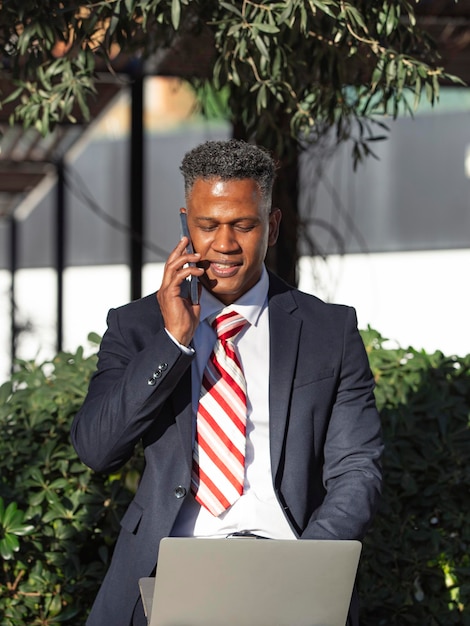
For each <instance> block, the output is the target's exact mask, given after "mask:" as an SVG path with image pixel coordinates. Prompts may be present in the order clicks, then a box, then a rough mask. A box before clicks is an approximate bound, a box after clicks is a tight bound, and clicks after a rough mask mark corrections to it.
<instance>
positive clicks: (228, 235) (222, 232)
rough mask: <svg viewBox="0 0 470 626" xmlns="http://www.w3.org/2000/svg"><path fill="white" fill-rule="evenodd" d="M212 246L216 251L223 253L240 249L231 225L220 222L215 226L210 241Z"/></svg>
mask: <svg viewBox="0 0 470 626" xmlns="http://www.w3.org/2000/svg"><path fill="white" fill-rule="evenodd" d="M212 248H213V249H214V250H216V251H217V252H223V253H225V254H228V253H233V252H238V251H239V250H240V244H239V243H238V241H237V238H236V233H235V231H234V229H233V228H232V226H230V225H229V224H221V225H220V226H219V227H218V228H217V230H216V233H215V237H214V240H213V242H212Z"/></svg>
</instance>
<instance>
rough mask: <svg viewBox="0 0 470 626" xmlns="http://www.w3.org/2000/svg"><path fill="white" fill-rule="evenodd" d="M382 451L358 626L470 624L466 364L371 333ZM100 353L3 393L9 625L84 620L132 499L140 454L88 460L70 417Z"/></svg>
mask: <svg viewBox="0 0 470 626" xmlns="http://www.w3.org/2000/svg"><path fill="white" fill-rule="evenodd" d="M363 337H364V340H365V343H366V346H367V348H368V351H369V357H370V362H371V367H372V370H373V372H374V375H375V377H376V380H377V390H376V396H377V403H378V406H379V409H380V411H381V415H382V421H383V428H384V438H385V442H386V449H385V454H384V473H385V484H384V495H383V498H382V502H381V507H380V510H379V513H378V516H377V518H376V520H375V523H374V525H373V528H372V529H371V531H370V533H369V535H368V536H367V539H366V541H365V543H364V551H363V558H362V563H361V569H360V576H359V581H358V582H359V590H360V595H361V607H362V609H361V624H362V626H405V625H408V624H410V625H412V624H416V625H418V626H433V625H442V626H448V625H449V626H450V625H453V624H458V625H464V626H467V625H469V624H470V619H469V615H468V613H469V607H470V575H469V574H470V556H469V552H470V551H469V543H470V522H469V521H468V508H469V507H468V505H469V501H470V493H469V484H470V481H469V473H470V470H469V465H468V458H469V457H470V429H469V411H470V356H468V357H464V358H457V357H446V356H444V355H443V354H441V353H440V352H436V353H435V354H432V355H429V354H425V353H424V352H417V351H415V350H413V349H408V350H403V349H390V348H387V344H386V342H385V340H384V339H383V338H382V337H381V336H380V335H379V334H378V333H377V332H375V331H373V330H371V329H369V330H368V331H365V332H364V333H363ZM95 363H96V359H95V357H94V356H91V357H88V358H84V356H83V351H82V350H81V349H79V350H78V351H77V353H76V354H74V355H71V354H59V355H58V356H57V357H56V358H55V359H54V360H53V362H51V363H44V364H41V365H35V364H32V363H27V362H23V363H21V364H20V366H19V369H18V371H17V372H16V373H15V374H14V375H13V377H12V380H11V381H10V382H9V383H6V384H5V385H3V386H2V387H0V426H1V431H2V437H1V438H0V563H1V565H2V570H1V574H0V589H1V592H0V624H1V626H19V625H23V624H28V625H40V624H41V625H43V626H44V625H49V624H65V625H66V626H82V625H83V623H84V621H85V616H86V612H87V609H88V608H89V606H90V604H91V602H92V600H93V597H94V595H95V593H96V591H97V588H98V586H99V583H100V581H101V579H102V577H103V574H104V571H105V569H106V567H107V564H108V562H109V558H110V553H111V551H112V547H113V542H114V540H115V539H116V536H117V532H118V527H119V526H118V522H119V518H120V516H121V514H122V512H123V511H124V508H125V506H126V504H127V503H128V502H129V500H130V498H131V497H132V494H133V492H134V491H135V486H136V481H137V479H138V475H139V471H140V469H141V465H140V463H141V455H137V457H136V458H135V459H133V461H131V462H130V463H129V464H128V465H127V466H126V467H125V468H124V470H123V471H122V472H120V473H119V474H116V475H114V476H110V477H105V476H100V475H97V474H94V473H93V472H91V471H90V470H88V469H87V468H86V467H85V466H84V465H83V464H81V463H80V462H79V460H78V459H77V457H76V454H75V452H74V450H73V448H72V447H71V444H70V440H69V430H70V423H71V420H72V418H73V415H74V414H75V413H76V411H77V409H78V407H79V406H80V404H81V403H82V401H83V398H84V395H85V393H86V388H87V384H88V380H89V377H90V375H91V373H92V371H93V370H94V367H95Z"/></svg>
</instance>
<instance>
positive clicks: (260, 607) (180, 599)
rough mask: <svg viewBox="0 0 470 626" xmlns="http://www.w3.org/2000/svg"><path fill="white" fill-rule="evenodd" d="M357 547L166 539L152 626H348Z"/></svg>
mask: <svg viewBox="0 0 470 626" xmlns="http://www.w3.org/2000/svg"><path fill="white" fill-rule="evenodd" d="M360 553H361V544H360V542H358V541H314V540H276V539H266V540H263V539H251V538H236V539H235V538H230V539H199V538H181V537H178V538H176V537H171V538H165V539H162V541H161V542H160V550H159V555H158V565H157V570H156V576H155V578H141V579H140V581H139V585H140V588H141V593H142V598H143V602H144V610H145V613H146V615H147V619H148V623H149V626H345V624H346V619H347V613H348V608H349V603H350V600H351V594H352V589H353V586H354V580H355V577H356V571H357V566H358V563H359V557H360Z"/></svg>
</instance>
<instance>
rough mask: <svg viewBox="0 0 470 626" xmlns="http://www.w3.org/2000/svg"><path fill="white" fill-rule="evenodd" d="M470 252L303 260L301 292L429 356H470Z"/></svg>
mask: <svg viewBox="0 0 470 626" xmlns="http://www.w3.org/2000/svg"><path fill="white" fill-rule="evenodd" d="M469 270H470V250H445V251H442V250H441V251H426V252H400V253H381V254H352V255H345V256H344V257H340V256H329V257H327V260H326V261H322V260H321V259H318V258H316V259H314V260H312V259H311V258H306V257H303V258H302V259H301V261H300V284H299V286H300V288H301V289H302V290H303V291H307V292H308V293H315V294H316V295H318V296H319V297H321V298H322V299H326V300H329V301H333V302H338V303H342V304H349V305H351V306H354V307H356V310H357V316H358V324H359V327H360V328H366V327H367V325H369V324H370V326H372V327H373V328H374V329H375V330H377V331H379V332H380V333H381V334H382V335H383V336H384V337H386V338H388V339H391V340H394V341H396V342H398V344H399V345H400V346H401V347H404V348H407V347H409V346H411V347H413V348H415V349H417V350H421V349H424V350H426V351H427V352H434V351H435V350H441V351H442V352H443V353H444V354H447V355H451V354H457V355H460V356H463V355H466V354H469V353H470V330H469V326H468V313H469V311H470V290H469V289H468V287H467V278H466V276H468V272H469Z"/></svg>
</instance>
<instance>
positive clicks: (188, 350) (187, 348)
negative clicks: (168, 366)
mask: <svg viewBox="0 0 470 626" xmlns="http://www.w3.org/2000/svg"><path fill="white" fill-rule="evenodd" d="M165 332H166V334H167V335H168V337H169V338H170V339H171V340H172V342H173V343H174V344H176V345H177V346H178V348H179V349H180V350H181V352H184V353H185V354H188V355H189V354H194V352H195V350H194V348H191V347H190V346H183V344H182V343H180V342H179V341H177V340H176V339H175V338H174V337H173V335H172V334H171V333H170V331H169V330H167V329H166V328H165Z"/></svg>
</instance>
